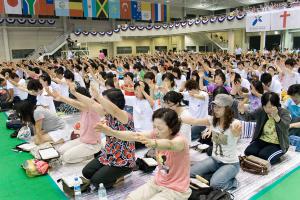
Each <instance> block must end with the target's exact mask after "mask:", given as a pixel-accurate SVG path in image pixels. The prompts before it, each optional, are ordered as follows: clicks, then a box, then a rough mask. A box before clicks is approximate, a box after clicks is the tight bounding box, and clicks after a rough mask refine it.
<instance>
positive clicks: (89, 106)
mask: <svg viewBox="0 0 300 200" xmlns="http://www.w3.org/2000/svg"><path fill="white" fill-rule="evenodd" d="M69 88H70V92H71V94H72V95H73V96H74V97H75V98H74V99H71V98H69V97H64V96H62V95H60V94H59V93H57V92H51V91H50V90H48V89H46V90H47V93H48V95H50V96H53V97H54V98H55V100H56V101H60V102H63V103H66V104H69V105H71V106H73V107H74V108H77V109H78V110H80V137H79V138H77V139H75V140H71V141H68V142H66V143H65V144H64V145H62V146H61V147H60V148H59V149H58V151H59V153H60V154H61V159H62V161H63V162H65V163H78V162H82V161H85V160H88V159H91V158H93V156H94V154H95V153H97V152H99V151H100V149H101V144H100V142H101V134H100V132H96V131H95V129H94V126H95V125H96V123H97V122H99V121H100V116H103V113H102V112H101V111H99V110H101V106H100V105H99V104H98V103H96V102H95V101H94V100H93V99H91V98H90V97H91V95H90V93H89V91H88V90H87V89H86V88H84V87H77V88H76V89H75V84H69Z"/></svg>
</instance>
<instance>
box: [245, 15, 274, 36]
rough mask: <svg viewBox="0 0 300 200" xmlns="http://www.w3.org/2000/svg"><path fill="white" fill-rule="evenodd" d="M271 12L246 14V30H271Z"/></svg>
mask: <svg viewBox="0 0 300 200" xmlns="http://www.w3.org/2000/svg"><path fill="white" fill-rule="evenodd" d="M270 20H271V18H270V13H268V12H261V13H251V14H248V15H247V16H246V32H259V31H269V30H270V24H271V23H270Z"/></svg>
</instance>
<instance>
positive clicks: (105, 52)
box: [102, 49, 107, 57]
mask: <svg viewBox="0 0 300 200" xmlns="http://www.w3.org/2000/svg"><path fill="white" fill-rule="evenodd" d="M102 52H103V53H104V55H105V57H107V49H102Z"/></svg>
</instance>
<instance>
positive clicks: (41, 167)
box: [22, 159, 49, 177]
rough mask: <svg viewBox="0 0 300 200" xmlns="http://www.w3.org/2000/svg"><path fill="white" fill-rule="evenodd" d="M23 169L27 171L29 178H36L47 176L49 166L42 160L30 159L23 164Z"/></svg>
mask: <svg viewBox="0 0 300 200" xmlns="http://www.w3.org/2000/svg"><path fill="white" fill-rule="evenodd" d="M22 168H23V169H24V170H25V172H26V174H27V176H29V177H35V176H41V175H44V174H47V173H48V169H49V165H48V163H47V162H45V161H42V160H37V159H30V160H26V161H25V162H24V163H23V164H22Z"/></svg>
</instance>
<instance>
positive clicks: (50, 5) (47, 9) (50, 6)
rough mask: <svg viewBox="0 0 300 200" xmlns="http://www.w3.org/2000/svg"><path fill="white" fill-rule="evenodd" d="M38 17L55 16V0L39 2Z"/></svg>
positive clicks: (40, 0)
mask: <svg viewBox="0 0 300 200" xmlns="http://www.w3.org/2000/svg"><path fill="white" fill-rule="evenodd" d="M38 5H39V13H38V15H44V16H54V0H38Z"/></svg>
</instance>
